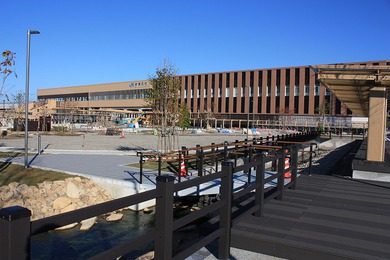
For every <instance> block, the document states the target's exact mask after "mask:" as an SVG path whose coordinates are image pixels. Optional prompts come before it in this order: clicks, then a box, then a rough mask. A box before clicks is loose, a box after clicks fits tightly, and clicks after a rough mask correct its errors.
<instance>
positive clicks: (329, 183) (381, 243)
mask: <svg viewBox="0 0 390 260" xmlns="http://www.w3.org/2000/svg"><path fill="white" fill-rule="evenodd" d="M263 212H264V213H263V216H262V217H261V218H257V217H254V216H252V215H246V216H244V217H242V218H240V219H239V221H236V222H234V224H233V229H232V246H233V247H236V248H240V249H245V250H250V251H253V252H259V253H264V254H269V255H274V256H278V257H283V258H287V259H349V258H352V259H390V184H389V183H381V182H368V181H365V182H360V181H356V180H352V179H344V178H340V177H336V176H329V175H327V176H324V175H311V176H307V175H303V176H300V177H299V178H298V182H297V187H296V189H295V190H286V191H285V194H284V197H283V200H271V201H269V202H268V203H267V204H266V205H265V207H264V211H263Z"/></svg>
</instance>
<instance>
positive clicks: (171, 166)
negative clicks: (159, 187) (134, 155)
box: [126, 161, 179, 173]
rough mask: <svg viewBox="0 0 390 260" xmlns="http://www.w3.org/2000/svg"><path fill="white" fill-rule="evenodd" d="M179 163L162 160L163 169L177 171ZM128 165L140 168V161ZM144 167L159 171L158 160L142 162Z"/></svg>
mask: <svg viewBox="0 0 390 260" xmlns="http://www.w3.org/2000/svg"><path fill="white" fill-rule="evenodd" d="M178 165H179V163H178V162H161V171H164V172H172V173H176V172H177V168H178ZM126 166H129V167H135V168H139V163H132V164H129V165H126ZM142 167H143V168H144V169H148V170H153V171H157V170H158V162H155V161H145V162H144V163H143V164H142Z"/></svg>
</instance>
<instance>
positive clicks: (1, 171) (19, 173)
mask: <svg viewBox="0 0 390 260" xmlns="http://www.w3.org/2000/svg"><path fill="white" fill-rule="evenodd" d="M17 156H22V154H21V153H0V157H1V158H9V157H17ZM69 177H75V176H74V175H70V174H66V173H62V172H56V171H48V170H42V169H39V168H28V169H25V168H24V166H23V165H18V164H12V163H7V162H0V186H5V185H8V184H9V183H11V182H18V183H24V184H27V185H29V186H36V185H37V184H38V183H42V182H44V181H57V180H65V179H66V178H69Z"/></svg>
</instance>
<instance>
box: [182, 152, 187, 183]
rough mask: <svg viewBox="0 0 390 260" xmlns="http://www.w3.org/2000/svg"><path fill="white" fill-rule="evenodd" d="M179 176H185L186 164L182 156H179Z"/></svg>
mask: <svg viewBox="0 0 390 260" xmlns="http://www.w3.org/2000/svg"><path fill="white" fill-rule="evenodd" d="M180 158H181V160H180V176H181V177H186V176H187V171H186V164H185V162H184V154H181V155H180Z"/></svg>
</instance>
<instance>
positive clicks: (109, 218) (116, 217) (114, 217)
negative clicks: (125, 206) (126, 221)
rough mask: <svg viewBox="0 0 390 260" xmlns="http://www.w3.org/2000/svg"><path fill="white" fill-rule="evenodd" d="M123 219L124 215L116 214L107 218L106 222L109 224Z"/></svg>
mask: <svg viewBox="0 0 390 260" xmlns="http://www.w3.org/2000/svg"><path fill="white" fill-rule="evenodd" d="M122 218H123V214H121V213H114V214H111V215H110V216H108V217H107V218H106V220H107V221H108V222H112V221H118V220H121V219H122Z"/></svg>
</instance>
